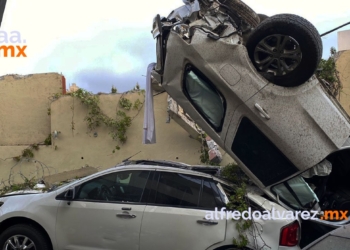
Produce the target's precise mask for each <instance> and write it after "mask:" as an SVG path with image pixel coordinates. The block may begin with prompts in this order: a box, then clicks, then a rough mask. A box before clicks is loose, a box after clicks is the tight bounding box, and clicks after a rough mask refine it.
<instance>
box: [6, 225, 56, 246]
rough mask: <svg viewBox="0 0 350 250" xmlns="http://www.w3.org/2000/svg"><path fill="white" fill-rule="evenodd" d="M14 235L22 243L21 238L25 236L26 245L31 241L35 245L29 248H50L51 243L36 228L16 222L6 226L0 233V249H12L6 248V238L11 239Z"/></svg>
mask: <svg viewBox="0 0 350 250" xmlns="http://www.w3.org/2000/svg"><path fill="white" fill-rule="evenodd" d="M15 236H17V238H18V239H19V242H20V243H21V244H22V243H23V239H24V238H25V237H27V238H28V240H27V242H26V243H25V244H26V245H27V247H28V245H29V244H31V243H33V244H34V245H35V248H30V249H31V250H51V245H50V243H49V241H48V239H47V238H46V237H45V235H44V234H43V233H42V232H41V231H40V230H38V229H37V228H35V227H33V226H30V225H27V224H17V225H14V226H11V227H9V228H7V229H6V230H5V231H4V232H3V233H2V234H1V235H0V249H2V250H7V249H12V248H11V247H8V248H7V246H6V245H7V244H8V243H7V242H8V240H10V239H12V240H13V239H14V238H13V237H15Z"/></svg>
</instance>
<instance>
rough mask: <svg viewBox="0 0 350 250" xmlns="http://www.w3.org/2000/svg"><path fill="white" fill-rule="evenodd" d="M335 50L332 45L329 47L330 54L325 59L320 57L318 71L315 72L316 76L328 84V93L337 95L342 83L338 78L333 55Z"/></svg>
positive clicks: (335, 52)
mask: <svg viewBox="0 0 350 250" xmlns="http://www.w3.org/2000/svg"><path fill="white" fill-rule="evenodd" d="M336 55H337V51H336V49H335V48H334V47H332V48H331V55H330V57H329V58H328V59H327V60H324V59H321V62H320V64H319V71H318V72H317V73H316V75H317V77H319V78H321V79H323V80H325V81H327V82H328V83H329V84H330V86H326V87H327V88H328V89H329V91H330V94H332V95H333V96H334V97H337V96H338V95H339V93H340V91H341V89H342V85H341V82H340V79H339V75H338V73H339V72H338V71H337V68H336V63H335V57H336Z"/></svg>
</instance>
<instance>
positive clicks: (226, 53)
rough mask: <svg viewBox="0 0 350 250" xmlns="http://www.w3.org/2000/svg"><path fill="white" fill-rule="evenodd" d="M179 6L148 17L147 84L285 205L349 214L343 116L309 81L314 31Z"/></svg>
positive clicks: (228, 8)
mask: <svg viewBox="0 0 350 250" xmlns="http://www.w3.org/2000/svg"><path fill="white" fill-rule="evenodd" d="M184 2H185V5H183V6H182V7H180V8H178V9H176V10H174V11H173V12H172V13H170V15H169V16H168V17H160V16H159V15H158V16H156V17H155V18H154V21H153V37H154V38H155V39H156V42H157V63H156V65H155V67H154V68H153V70H152V74H151V76H152V82H153V86H154V87H157V88H161V89H163V90H165V91H166V92H167V93H168V94H169V95H170V96H171V97H172V98H173V99H174V100H175V101H176V102H177V103H178V104H179V105H180V106H181V107H182V108H183V110H184V111H185V112H186V113H187V114H188V115H189V116H190V117H191V118H192V119H193V120H194V121H195V122H196V123H197V124H198V125H199V126H200V127H201V128H202V129H203V130H204V131H205V132H206V133H207V134H208V135H209V136H210V137H211V138H212V139H213V140H215V141H216V142H217V144H218V145H219V146H220V147H222V148H223V149H224V150H225V151H226V152H227V153H228V154H229V155H230V156H231V157H232V158H233V159H235V161H236V162H237V163H238V165H239V166H240V167H241V169H242V170H243V171H244V172H245V173H246V174H247V175H248V176H249V177H250V179H251V180H253V181H254V183H256V185H257V186H259V187H260V188H261V189H263V190H265V193H266V194H267V195H268V196H269V197H271V198H273V199H274V200H276V201H277V202H278V203H280V204H282V205H283V206H284V207H286V208H288V209H291V210H296V211H297V210H304V209H307V210H317V211H319V213H320V215H319V217H320V218H321V217H322V211H323V210H326V209H350V207H349V205H350V187H349V185H348V184H347V183H349V181H347V178H346V176H348V174H349V173H350V168H349V166H350V165H349V163H348V162H349V156H347V155H348V154H349V153H348V151H349V147H348V146H349V145H350V144H349V143H348V140H349V135H350V123H349V117H348V116H347V114H346V113H345V112H344V111H343V110H342V108H341V107H340V105H339V104H338V103H337V101H336V100H334V99H333V98H332V97H331V96H330V95H328V93H327V92H326V91H325V89H324V88H323V85H322V84H321V83H320V81H319V80H318V79H317V78H316V76H315V75H314V73H315V71H316V69H317V66H318V64H319V62H320V59H321V56H322V41H321V39H320V36H319V33H318V32H317V30H316V28H315V27H314V26H313V25H312V24H311V23H310V22H308V21H307V20H305V19H304V18H302V17H299V16H296V15H292V14H280V15H275V16H272V17H267V16H264V15H260V14H257V13H255V12H254V11H253V10H252V9H250V8H249V7H248V6H247V5H245V4H244V3H243V2H242V1H239V0H226V1H209V0H193V1H186V0H184ZM301 174H303V175H301ZM318 177H319V178H318ZM317 178H318V179H317ZM337 180H338V181H337ZM340 180H341V181H340ZM317 222H319V223H321V224H327V225H330V226H332V227H336V226H339V225H342V224H344V223H348V222H349V221H348V220H342V221H329V220H321V219H320V220H319V221H317Z"/></svg>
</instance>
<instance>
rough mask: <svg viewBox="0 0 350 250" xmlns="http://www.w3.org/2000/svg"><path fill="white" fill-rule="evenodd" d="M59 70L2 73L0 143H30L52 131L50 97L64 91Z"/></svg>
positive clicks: (63, 83)
mask: <svg viewBox="0 0 350 250" xmlns="http://www.w3.org/2000/svg"><path fill="white" fill-rule="evenodd" d="M64 85H65V80H64V77H63V76H62V75H60V74H57V73H46V74H35V75H26V76H19V75H7V76H2V77H0V107H1V108H0V146H14V145H29V144H32V143H37V142H41V141H44V140H45V138H46V137H47V135H48V134H49V133H50V131H51V129H50V123H51V121H50V116H48V115H47V109H48V108H49V107H50V105H49V104H50V102H49V99H48V97H49V96H50V95H53V94H55V93H62V92H64V91H65V86H64Z"/></svg>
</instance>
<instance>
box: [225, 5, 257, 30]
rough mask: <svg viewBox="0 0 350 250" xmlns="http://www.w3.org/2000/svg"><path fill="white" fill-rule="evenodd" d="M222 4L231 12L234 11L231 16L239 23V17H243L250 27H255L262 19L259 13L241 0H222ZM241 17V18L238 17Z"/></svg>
mask: <svg viewBox="0 0 350 250" xmlns="http://www.w3.org/2000/svg"><path fill="white" fill-rule="evenodd" d="M220 3H221V5H223V6H225V7H226V8H227V9H228V10H229V11H230V12H233V13H232V14H231V15H230V14H229V15H230V16H231V18H232V19H233V20H234V21H235V22H236V23H237V22H238V23H237V24H238V25H240V23H239V21H238V20H239V18H242V20H243V21H245V22H246V23H247V24H248V25H249V26H250V27H252V28H255V27H257V26H258V25H259V23H260V19H259V16H258V14H256V13H255V11H254V10H252V9H251V8H250V7H249V6H248V5H246V4H245V3H244V2H242V1H241V0H221V1H220ZM237 17H239V18H237Z"/></svg>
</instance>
